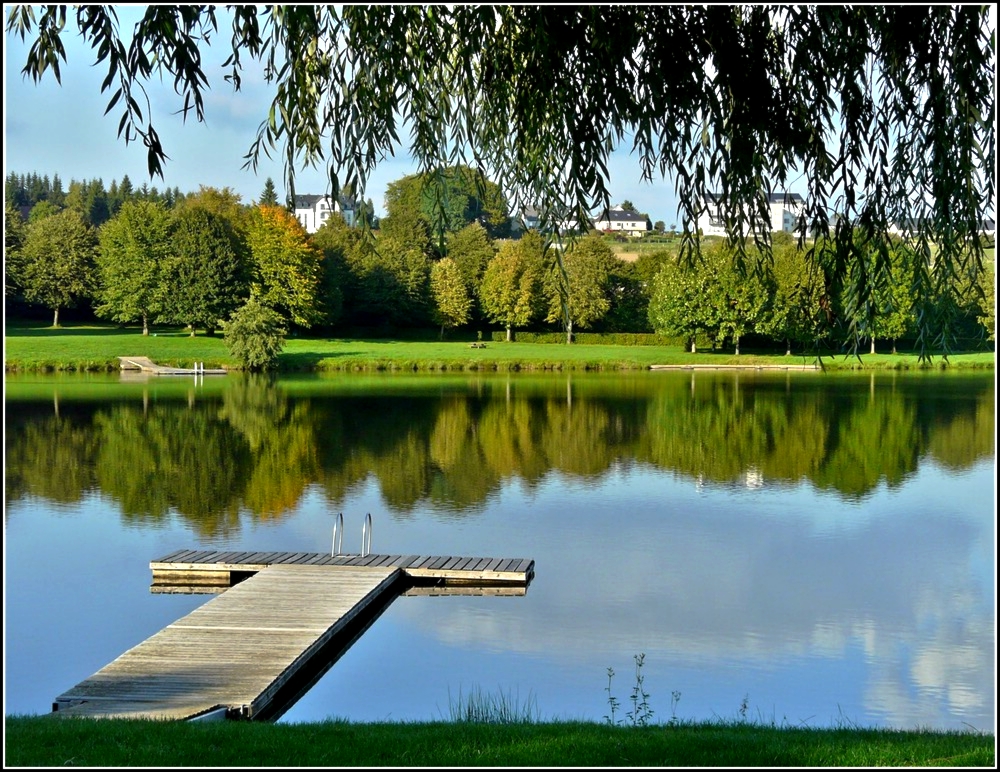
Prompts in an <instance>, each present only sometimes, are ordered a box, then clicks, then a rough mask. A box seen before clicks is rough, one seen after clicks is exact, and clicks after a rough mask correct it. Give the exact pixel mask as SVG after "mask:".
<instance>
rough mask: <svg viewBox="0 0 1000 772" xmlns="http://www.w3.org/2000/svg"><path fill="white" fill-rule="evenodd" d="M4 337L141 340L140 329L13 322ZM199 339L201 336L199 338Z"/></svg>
mask: <svg viewBox="0 0 1000 772" xmlns="http://www.w3.org/2000/svg"><path fill="white" fill-rule="evenodd" d="M4 335H5V336H6V337H8V338H46V337H66V336H89V337H120V336H126V337H130V338H141V337H142V328H141V327H113V326H108V325H88V324H65V325H60V326H59V327H53V326H52V325H51V324H47V323H45V322H15V323H9V324H6V325H5V326H4ZM152 335H161V336H164V337H189V336H190V333H189V332H188V331H187V330H182V329H179V328H165V329H154V330H153V331H151V332H150V336H152ZM199 337H201V336H199Z"/></svg>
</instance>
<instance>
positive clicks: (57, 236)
mask: <svg viewBox="0 0 1000 772" xmlns="http://www.w3.org/2000/svg"><path fill="white" fill-rule="evenodd" d="M446 180H447V184H446V185H445V188H444V190H445V191H446V193H448V195H447V196H446V198H445V199H444V200H440V199H438V200H434V199H433V198H431V197H430V196H429V194H428V193H427V190H428V189H430V188H433V187H434V186H432V185H430V184H428V183H429V181H428V180H427V179H425V178H424V176H421V175H412V176H410V177H406V178H403V179H402V180H399V181H397V182H395V183H392V184H391V185H390V186H389V192H388V193H387V209H388V214H387V216H386V217H385V218H384V219H383V222H382V223H381V227H380V229H379V230H378V231H377V232H376V233H375V235H374V238H372V237H371V234H366V233H365V232H364V231H363V230H362V229H357V228H350V227H348V226H347V225H346V224H345V223H344V221H343V219H341V218H340V217H339V216H334V217H332V218H331V219H330V220H328V221H327V223H326V224H324V226H323V227H322V228H321V229H320V230H319V231H318V232H317V233H315V234H307V233H306V232H305V231H304V230H303V228H302V227H301V225H300V224H299V223H298V221H297V220H296V219H295V218H294V217H293V216H292V215H291V214H290V213H289V212H288V211H287V210H285V209H284V208H282V207H280V206H276V205H268V204H266V203H262V204H260V205H256V206H245V205H243V204H242V203H241V200H240V197H239V196H238V195H236V194H235V193H233V192H232V191H231V190H229V189H228V188H227V189H224V190H221V191H220V190H216V189H213V188H204V187H203V188H201V190H200V191H199V192H198V193H194V194H189V195H186V196H181V197H175V198H174V200H173V205H172V206H168V205H167V204H166V202H163V201H154V200H150V199H147V198H142V197H139V196H134V197H130V198H129V199H128V200H127V201H125V202H124V203H123V204H122V205H121V206H120V207H119V209H118V211H117V212H116V213H115V215H114V216H113V217H111V218H110V219H108V220H107V221H106V222H104V223H103V224H102V225H101V226H100V227H96V228H95V227H94V226H93V225H92V224H91V223H90V222H89V221H88V220H87V218H86V217H85V216H84V215H83V213H82V212H81V210H80V209H79V208H78V207H75V206H68V207H67V208H66V209H63V210H58V209H54V208H48V209H43V212H42V215H40V216H35V212H36V211H37V210H38V209H39V207H40V206H41V204H36V205H35V209H33V210H32V216H31V217H29V220H28V222H27V223H25V222H23V221H22V220H21V218H20V216H19V215H18V213H17V212H16V211H15V210H14V209H13V207H12V203H13V202H12V201H11V200H8V202H7V211H6V215H5V217H6V220H7V228H6V243H5V256H6V264H7V270H6V274H5V276H6V292H7V295H8V297H11V296H14V297H17V296H20V297H23V298H24V299H25V300H27V301H28V302H30V303H36V304H41V305H44V306H45V307H47V308H49V309H50V310H52V311H53V324H54V325H56V326H58V322H59V311H60V309H64V308H69V307H72V306H74V305H77V304H83V305H89V306H90V307H91V308H92V309H93V311H94V313H95V314H96V315H97V316H98V317H101V318H105V319H110V320H113V321H116V322H119V323H122V324H132V323H141V324H142V329H143V333H144V334H149V329H150V325H151V324H154V323H158V324H184V325H188V326H190V328H191V331H192V334H194V331H195V330H196V329H204V330H206V332H208V333H209V334H212V333H214V331H215V330H216V329H218V328H219V327H220V326H221V325H222V324H224V323H225V322H227V321H230V319H231V317H232V316H233V314H234V313H235V312H237V311H238V310H240V309H241V308H242V307H243V306H244V304H246V303H247V301H248V300H250V299H251V298H252V299H253V302H252V303H251V305H250V308H249V310H248V312H247V313H249V314H250V315H249V317H248V318H247V319H245V320H244V321H246V322H247V323H248V325H249V327H248V329H251V330H256V331H257V332H255V333H254V334H255V335H256V334H258V333H259V334H265V333H267V334H269V335H271V336H272V338H271V340H272V343H271V349H272V350H273V349H275V347H278V348H280V333H281V331H282V330H287V329H289V328H301V329H310V328H316V327H320V328H326V329H333V328H338V327H339V328H344V327H385V328H396V329H398V328H426V327H429V326H432V325H434V326H437V327H439V328H440V331H441V335H442V337H443V336H444V333H445V331H446V330H448V329H453V328H461V327H465V328H471V329H476V328H478V329H480V330H481V329H482V328H483V327H484V326H487V327H489V326H499V327H501V328H503V329H505V330H506V332H507V338H508V339H511V338H512V336H513V331H514V330H515V329H546V328H549V329H558V328H559V327H562V328H563V329H564V330H565V332H566V335H567V341H571V340H572V334H573V331H574V330H576V329H597V330H603V331H612V332H648V331H656V332H661V333H666V334H669V335H675V336H684V337H687V338H688V339H689V340H690V341H691V342H692V346H693V345H694V343H693V342H694V340H695V337H696V336H697V335H698V334H703V335H706V336H707V337H708V338H709V340H710V341H711V342H712V344H713V346H717V345H724V344H725V343H727V342H731V343H732V344H733V345H734V346H735V348H736V351H737V353H739V345H740V340H741V339H742V338H744V337H745V336H747V335H749V334H754V335H757V336H762V337H764V338H768V339H770V340H773V341H776V342H783V343H784V344H785V346H786V350H788V351H790V350H791V347H792V345H793V344H796V345H798V346H802V347H811V346H814V345H816V344H817V343H821V342H823V341H825V340H827V339H832V338H835V337H837V336H840V337H842V336H843V334H844V329H846V328H848V327H851V328H853V329H857V330H861V331H863V332H864V334H865V336H866V337H868V338H870V339H871V341H872V346H873V347H874V341H875V339H876V338H878V339H888V340H892V341H896V340H899V339H901V338H905V337H908V336H910V335H912V333H913V330H914V328H915V326H916V325H915V323H916V320H917V318H918V315H920V314H923V315H925V316H926V315H928V314H932V313H934V312H935V303H937V302H938V301H937V299H936V298H934V297H931V298H921V297H918V296H917V295H916V294H915V293H914V292H913V289H912V288H913V287H914V286H915V281H914V271H916V270H917V269H918V267H919V264H920V261H919V260H918V259H917V258H916V255H915V254H914V253H913V251H912V250H910V249H909V248H907V247H905V246H904V245H903V244H902V243H901V242H896V243H893V244H892V248H891V249H890V250H889V252H888V253H887V254H886V255H885V256H884V259H885V260H887V261H888V262H889V264H890V267H891V271H889V272H887V273H886V274H884V275H886V276H889V277H891V280H890V281H889V282H885V281H883V283H882V284H881V285H880V286H878V287H876V288H874V291H873V292H872V293H871V294H870V298H871V299H872V300H870V301H869V302H867V303H861V302H859V300H858V298H857V297H856V296H854V295H852V294H851V293H850V292H849V291H848V290H846V289H845V287H852V286H854V284H855V283H854V282H853V281H847V282H844V281H841V282H839V283H838V282H836V281H834V279H835V278H836V277H837V275H838V273H837V271H834V270H829V271H828V270H825V268H824V266H825V263H826V261H827V260H828V259H829V260H832V259H833V258H832V253H831V255H829V256H826V255H825V253H824V252H823V250H822V249H821V250H820V254H819V256H818V258H815V259H807V257H806V254H805V253H804V252H803V250H802V249H800V248H799V246H798V245H797V243H796V242H795V241H794V240H793V239H792V237H791V236H789V235H788V234H781V233H779V234H774V236H773V244H772V250H771V259H770V260H769V261H765V260H764V259H763V258H761V257H760V256H759V254H757V253H756V252H754V251H753V250H752V249H751V251H750V253H749V259H748V260H747V261H745V262H744V263H743V264H742V265H740V264H739V260H738V259H737V257H738V256H737V253H736V250H735V249H734V248H731V247H729V246H727V245H726V244H725V243H723V242H721V241H720V242H710V243H707V244H706V246H705V248H704V249H703V252H702V259H701V260H700V261H696V262H681V261H679V260H678V259H677V255H676V254H675V253H674V252H671V251H667V250H664V251H662V252H654V253H646V254H644V255H643V256H641V257H640V258H639V259H638V260H637V261H635V262H625V261H622V260H619V259H618V258H616V256H615V255H614V253H613V252H612V251H611V249H610V248H609V247H608V245H607V243H606V241H605V240H604V239H603V238H602V237H601V236H600V235H599V234H597V233H592V234H590V235H588V236H584V237H581V238H579V239H577V240H576V241H574V242H572V243H570V244H569V245H568V246H567V248H566V250H565V252H563V253H557V251H556V249H555V247H553V246H547V244H546V242H545V240H544V239H543V237H542V236H540V235H539V234H538V233H536V232H528V233H526V234H525V235H524V236H523V237H522V238H520V239H517V240H511V239H494V238H493V236H492V235H491V230H492V231H493V232H494V233H496V232H502V231H501V230H500V229H501V225H500V223H502V222H504V221H505V218H506V203H505V201H504V199H503V196H502V195H501V194H500V192H499V189H498V188H497V187H496V186H495V185H492V184H491V183H488V182H484V181H482V180H476V179H475V176H474V175H473V174H472V172H471V170H468V169H464V168H459V169H457V170H453V172H452V173H451V174H450V175H448V176H447V177H446ZM260 200H261V201H262V202H267V201H274V200H276V194H275V191H274V188H273V183H271V181H270V180H268V184H267V185H265V189H264V191H263V193H262V194H261V197H260ZM46 201H48V199H46ZM442 203H443V204H445V206H443V207H442ZM442 212H443V213H444V214H445V215H447V216H448V218H449V220H448V223H447V227H446V228H445V230H444V239H443V241H438V240H436V239H433V238H432V236H431V234H432V233H435V230H434V226H433V224H432V218H433V217H434V216H435V214H436V213H437V214H441V213H442ZM855 247H856V249H858V250H859V251H863V250H864V249H866V247H865V244H864V243H863V242H862V241H861V240H860V239H857V244H856V245H855ZM557 254H558V256H559V257H560V258H561V259H560V260H556V255H557ZM874 259H876V258H875V257H871V256H869V257H867V258H866V260H859V261H858V262H857V263H856V265H864V264H866V263H867V262H871V261H872V260H874ZM968 265H969V266H970V268H971V267H973V266H974V262H971V261H970V262H969V263H968ZM955 281H956V283H957V284H958V285H960V287H959V291H957V292H952V293H950V296H951V297H958V298H959V302H960V304H961V308H959V309H958V311H959V313H958V316H959V317H963V318H964V319H965V320H966V322H967V329H966V331H965V332H966V334H974V333H975V330H976V327H977V325H978V326H979V329H980V330H982V329H985V331H986V333H987V335H988V336H989V338H990V340H993V339H994V337H993V336H994V330H995V311H994V300H993V298H994V296H995V295H994V293H995V290H994V281H993V274H992V272H990V271H985V272H982V273H980V274H975V273H973V272H972V271H971V270H970V271H967V272H964V273H961V274H958V275H957V276H956V279H955ZM946 296H948V295H946ZM952 310H954V309H952ZM250 311H252V312H253V313H250ZM943 316H945V317H948V316H949V315H948V314H943ZM950 316H951V317H954V316H956V314H951V315H950ZM950 332H951V333H952V334H954V332H955V331H954V330H951V331H950ZM251 337H253V336H251ZM267 358H268V357H266V356H265V357H264V360H265V362H266V360H267Z"/></svg>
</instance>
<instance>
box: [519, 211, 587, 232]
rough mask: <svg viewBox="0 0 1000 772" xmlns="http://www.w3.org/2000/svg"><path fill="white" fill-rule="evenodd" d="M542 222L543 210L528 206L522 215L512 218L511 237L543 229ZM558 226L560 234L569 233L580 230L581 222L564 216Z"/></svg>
mask: <svg viewBox="0 0 1000 772" xmlns="http://www.w3.org/2000/svg"><path fill="white" fill-rule="evenodd" d="M541 220H542V213H541V210H539V209H538V208H537V207H533V206H527V207H525V208H524V209H523V210H521V214H520V215H518V216H516V217H511V218H510V232H511V235H513V236H517V235H518V234H521V233H523V232H524V231H530V230H538V229H539V228H540V227H541ZM558 226H559V232H560V233H569V232H570V231H575V230H580V228H579V222H578V221H577V220H575V219H572V218H570V217H569V216H568V215H563V216H562V217H560V218H559V223H558Z"/></svg>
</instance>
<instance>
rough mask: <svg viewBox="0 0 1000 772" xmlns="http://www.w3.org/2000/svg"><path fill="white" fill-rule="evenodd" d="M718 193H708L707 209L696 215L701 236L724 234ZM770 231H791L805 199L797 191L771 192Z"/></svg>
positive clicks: (723, 221) (723, 217)
mask: <svg viewBox="0 0 1000 772" xmlns="http://www.w3.org/2000/svg"><path fill="white" fill-rule="evenodd" d="M719 198H720V196H718V194H715V193H709V194H708V196H707V198H706V200H705V204H706V206H707V209H708V211H707V212H705V213H702V214H701V215H699V217H698V229H699V230H700V231H701V233H702V235H703V236H725V235H726V220H725V214H724V212H723V211H722V205H721V204H720V203H719ZM768 205H769V208H770V213H771V231H772V232H773V231H784V232H785V233H791V232H792V231H794V230H795V222H796V220H797V219H798V216H799V214H800V213H801V212H802V207H803V206H805V200H804V199H803V198H802V196H800V195H799V194H798V193H787V192H786V193H772V194H771V195H770V197H769V199H768Z"/></svg>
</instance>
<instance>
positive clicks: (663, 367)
mask: <svg viewBox="0 0 1000 772" xmlns="http://www.w3.org/2000/svg"><path fill="white" fill-rule="evenodd" d="M649 369H650V370H819V369H820V366H819V365H815V364H814V365H792V364H788V365H690V364H689V365H650V366H649Z"/></svg>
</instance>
